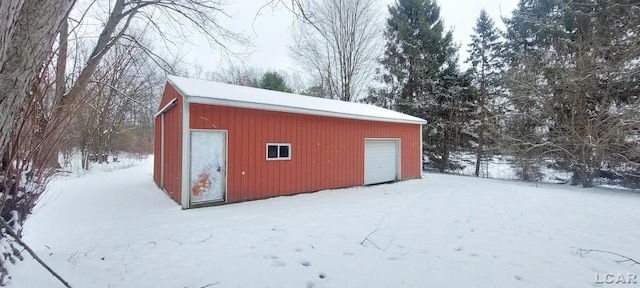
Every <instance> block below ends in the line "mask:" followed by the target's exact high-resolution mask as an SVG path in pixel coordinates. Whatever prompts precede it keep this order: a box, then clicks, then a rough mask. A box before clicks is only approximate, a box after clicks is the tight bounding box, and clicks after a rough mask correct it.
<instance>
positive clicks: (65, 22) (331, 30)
mask: <svg viewBox="0 0 640 288" xmlns="http://www.w3.org/2000/svg"><path fill="white" fill-rule="evenodd" d="M265 4H267V6H265V7H269V6H268V5H271V7H272V8H281V7H284V8H285V9H288V10H289V11H291V12H292V13H293V14H294V15H295V17H294V23H293V25H292V27H293V33H292V34H293V39H294V41H293V44H292V47H291V49H290V50H291V51H290V52H291V55H292V57H293V58H294V59H295V60H296V62H297V63H298V64H299V65H300V66H301V67H304V69H303V73H302V74H303V76H304V77H305V78H306V79H307V82H305V83H302V82H303V81H301V80H300V77H298V76H295V75H294V76H291V75H289V74H288V73H286V72H285V73H282V72H275V71H267V72H261V71H257V70H252V69H245V68H238V67H231V68H228V69H222V70H219V71H217V72H215V73H211V74H210V75H207V76H205V77H207V78H210V79H215V80H217V81H222V82H228V83H234V84H238V85H246V86H253V87H259V88H264V89H273V90H280V91H285V92H294V93H299V94H305V95H311V96H317V97H326V98H332V99H338V100H342V101H362V102H366V103H371V104H374V105H379V106H382V107H385V108H389V109H393V110H397V111H400V112H403V113H407V114H411V115H414V116H417V117H421V118H424V119H426V120H427V124H426V125H424V126H423V135H424V139H423V140H424V151H425V156H426V157H427V158H428V159H429V163H430V165H432V166H433V167H434V168H435V169H438V170H439V171H442V172H447V171H453V170H455V169H456V168H457V167H456V165H455V163H454V161H453V160H452V158H453V155H455V154H456V153H467V154H473V155H475V175H476V176H483V175H486V170H483V168H482V167H483V163H487V161H489V159H490V158H491V157H492V156H493V155H503V156H508V157H510V159H513V160H512V161H513V163H514V164H515V165H516V166H517V167H518V170H519V174H520V175H521V177H522V178H523V179H525V180H536V179H537V178H539V177H540V175H539V171H538V170H539V169H540V167H542V165H553V166H554V167H555V168H556V169H563V170H566V171H570V172H572V173H573V179H572V181H573V182H574V183H580V184H582V185H583V186H584V187H590V186H592V185H593V184H594V179H596V177H599V176H606V177H609V178H615V179H618V180H620V181H622V183H623V184H624V185H627V186H629V187H636V188H637V187H638V185H639V184H638V183H640V180H639V179H640V178H639V176H640V146H639V145H638V143H639V141H640V135H639V133H640V113H638V112H639V111H640V99H639V98H638V94H639V91H640V85H639V81H640V79H639V76H640V43H638V42H639V41H640V35H638V34H639V32H640V17H639V16H640V15H639V14H640V2H639V1H637V0H600V1H595V0H520V2H519V4H518V6H517V8H516V9H515V10H514V11H513V12H512V13H511V15H509V16H507V17H505V18H504V19H497V20H498V21H502V22H503V23H504V26H505V27H506V28H505V29H504V30H501V29H498V28H497V26H496V24H495V22H494V21H495V20H494V19H491V17H489V15H488V14H487V13H486V12H485V11H482V12H481V13H480V14H479V15H478V18H477V20H476V25H475V28H474V33H473V34H472V35H470V37H471V39H472V42H471V44H470V45H469V46H468V47H459V46H458V45H457V44H456V42H455V39H453V34H452V30H451V29H450V28H448V26H447V25H446V22H445V21H444V19H442V17H441V16H440V7H439V5H438V3H437V2H436V1H435V0H396V1H394V2H393V3H392V4H391V5H389V6H388V7H387V9H384V7H383V6H381V4H380V3H379V2H377V1H376V0H319V1H307V0H265ZM381 11H382V12H383V13H382V12H381ZM0 15H3V17H0V91H3V93H2V94H0V124H1V126H0V155H1V156H2V161H1V165H0V182H1V183H0V194H1V197H2V199H1V200H2V202H1V208H2V209H1V216H2V217H1V219H0V220H1V222H2V224H7V225H6V226H2V227H3V228H0V246H2V249H0V250H2V257H1V258H0V285H3V284H5V283H6V282H7V280H8V270H7V266H6V264H7V263H10V262H11V263H12V262H15V261H16V260H17V259H20V258H21V257H22V256H21V253H20V251H22V249H20V248H19V247H18V246H17V245H18V242H15V241H12V240H11V239H12V238H11V237H12V236H11V235H17V237H21V233H22V225H23V224H24V221H25V220H26V219H27V217H28V215H29V214H30V213H31V210H32V209H33V207H34V205H35V203H36V201H37V200H38V197H39V196H40V195H41V194H42V193H43V192H44V191H45V190H46V185H47V181H48V180H49V179H50V177H51V176H52V175H53V174H54V173H56V172H59V169H60V167H61V166H63V165H61V164H64V163H63V162H64V161H67V159H69V157H70V155H74V154H77V153H80V155H82V157H81V158H82V163H83V165H84V167H85V168H86V167H88V165H90V161H89V160H94V161H98V162H104V161H109V155H111V156H113V153H117V152H118V151H128V152H138V153H148V152H150V151H151V149H152V142H153V140H152V139H153V130H152V129H153V115H154V113H155V111H156V110H157V104H158V101H159V97H160V93H161V89H162V85H163V84H164V82H165V75H166V74H167V73H168V74H174V75H182V76H189V75H190V74H191V72H189V71H188V70H187V69H185V68H184V65H183V64H180V59H179V57H178V56H176V55H175V54H176V53H172V51H177V50H179V47H180V45H181V44H180V43H181V42H183V41H187V40H186V38H187V37H188V35H189V34H190V33H200V34H202V35H205V36H206V37H207V39H208V40H209V42H210V44H211V45H212V46H214V47H217V49H220V50H221V51H223V52H225V53H227V54H229V55H232V56H233V55H235V53H234V51H232V49H230V47H233V45H236V44H237V45H240V46H248V45H250V41H249V40H248V38H247V37H245V36H244V35H242V34H239V33H235V32H234V31H232V30H230V29H228V28H227V27H224V26H223V25H221V24H220V23H221V22H220V21H219V18H220V17H228V15H226V14H225V13H224V7H223V5H222V3H221V2H220V1H217V0H184V1H171V0H156V1H143V0H114V1H109V2H108V3H106V2H104V1H76V0H6V1H0ZM381 31H382V32H381ZM90 35H93V36H92V37H88V36H90ZM460 49H466V50H467V51H468V52H469V53H468V55H469V56H468V58H467V59H459V57H460V56H459V55H460ZM461 62H463V63H466V64H465V66H464V67H462V66H461V64H460V63H461ZM7 227H10V228H7ZM6 229H11V230H12V232H14V233H8V231H7V230H6Z"/></svg>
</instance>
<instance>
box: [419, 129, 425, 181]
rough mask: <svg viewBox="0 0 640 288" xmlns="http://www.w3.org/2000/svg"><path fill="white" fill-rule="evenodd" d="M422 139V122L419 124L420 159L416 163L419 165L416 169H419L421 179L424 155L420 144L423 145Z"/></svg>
mask: <svg viewBox="0 0 640 288" xmlns="http://www.w3.org/2000/svg"><path fill="white" fill-rule="evenodd" d="M423 141H424V140H423V139H422V124H420V161H418V162H419V163H418V165H420V167H419V169H418V171H420V179H422V165H423V163H422V157H424V151H422V146H423V145H424V143H423Z"/></svg>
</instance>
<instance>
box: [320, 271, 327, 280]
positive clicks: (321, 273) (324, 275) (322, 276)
mask: <svg viewBox="0 0 640 288" xmlns="http://www.w3.org/2000/svg"><path fill="white" fill-rule="evenodd" d="M318 277H319V278H320V279H324V278H327V274H324V273H323V272H320V274H318Z"/></svg>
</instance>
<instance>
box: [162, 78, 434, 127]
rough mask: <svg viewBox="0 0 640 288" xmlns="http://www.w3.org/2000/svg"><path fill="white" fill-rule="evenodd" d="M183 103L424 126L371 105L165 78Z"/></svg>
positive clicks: (394, 112)
mask: <svg viewBox="0 0 640 288" xmlns="http://www.w3.org/2000/svg"><path fill="white" fill-rule="evenodd" d="M169 83H171V85H172V86H173V87H174V88H175V89H176V90H178V92H180V94H182V96H183V97H184V98H185V101H186V102H189V103H201V104H212V105H223V106H232V107H240V108H250V109H260V110H270V111H280V112H290V113H299V114H309V115H319V116H330V117H340V118H350V119H361V120H373V121H385V122H398V123H414V124H425V123H426V121H425V120H424V119H421V118H418V117H414V116H411V115H407V114H403V113H400V112H396V111H392V110H389V109H384V108H381V107H377V106H374V105H369V104H363V103H354V102H345V101H338V100H332V99H325V98H318V97H311V96H303V95H297V94H291V93H285V92H279V91H272V90H265V89H259V88H252V87H245V86H238V85H232V84H225V83H219V82H212V81H205V80H198V79H190V78H183V77H178V76H169Z"/></svg>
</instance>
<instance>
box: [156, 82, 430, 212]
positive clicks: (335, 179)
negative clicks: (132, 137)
mask: <svg viewBox="0 0 640 288" xmlns="http://www.w3.org/2000/svg"><path fill="white" fill-rule="evenodd" d="M155 116H156V117H155V148H154V154H155V159H154V171H153V178H154V181H155V182H156V184H157V185H158V186H159V187H160V188H162V189H163V190H164V191H166V193H167V194H169V196H170V197H171V198H172V199H173V200H175V201H176V202H178V203H180V204H181V205H182V207H183V208H185V209H186V208H190V207H197V206H202V205H212V204H218V203H233V202H240V201H245V200H252V199H260V198H268V197H273V196H281V195H292V194H297V193H303V192H312V191H318V190H323V189H333V188H341V187H350V186H359V185H367V184H375V183H384V182H390V181H395V180H402V179H411V178H419V177H420V176H421V171H422V166H421V159H422V157H421V155H422V124H424V123H426V122H425V121H424V120H423V119H420V118H416V117H413V116H409V115H405V114H402V113H398V112H395V111H391V110H387V109H384V108H380V107H376V106H373V105H367V104H360V103H351V102H342V101H337V100H330V99H323V98H316V97H308V96H302V95H295V94H289V93H283V92H276V91H270V90H263V89H256V88H249V87H242V86H236V85H230V84H222V83H216V82H209V81H203V80H195V79H187V78H181V77H175V76H170V77H169V81H168V82H167V84H166V85H165V88H164V93H163V95H162V101H161V104H160V110H159V111H158V113H157V114H156V115H155Z"/></svg>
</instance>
